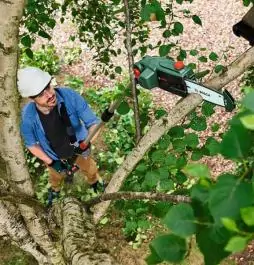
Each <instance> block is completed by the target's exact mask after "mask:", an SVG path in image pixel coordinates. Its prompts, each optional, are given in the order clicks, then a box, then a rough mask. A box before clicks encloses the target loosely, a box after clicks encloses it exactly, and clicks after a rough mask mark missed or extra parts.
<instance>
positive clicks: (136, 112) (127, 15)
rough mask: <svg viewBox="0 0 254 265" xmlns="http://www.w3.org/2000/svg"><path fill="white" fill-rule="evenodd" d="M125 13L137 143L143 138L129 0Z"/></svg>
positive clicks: (125, 2) (125, 3)
mask: <svg viewBox="0 0 254 265" xmlns="http://www.w3.org/2000/svg"><path fill="white" fill-rule="evenodd" d="M124 7H125V9H124V13H125V22H126V49H127V52H128V62H129V75H130V85H131V90H132V97H133V106H134V118H135V128H136V143H138V142H139V140H140V138H141V128H140V116H139V106H138V96H137V88H136V82H135V80H134V75H133V66H134V61H133V53H132V45H131V25H130V9H129V3H128V0H124Z"/></svg>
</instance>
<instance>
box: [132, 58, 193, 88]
mask: <svg viewBox="0 0 254 265" xmlns="http://www.w3.org/2000/svg"><path fill="white" fill-rule="evenodd" d="M134 68H137V69H138V70H139V71H140V72H141V74H140V76H139V78H138V83H139V84H140V85H141V86H142V87H144V88H146V89H152V88H154V87H159V80H160V78H159V77H158V74H159V75H163V73H164V74H165V75H168V76H169V75H170V76H174V77H176V78H177V77H179V79H183V78H188V79H194V72H193V71H192V69H191V68H189V67H187V66H185V67H184V68H183V69H181V70H177V69H175V67H174V61H173V60H170V59H168V58H164V57H159V56H145V57H144V58H143V59H142V60H140V61H139V62H137V63H135V64H134Z"/></svg>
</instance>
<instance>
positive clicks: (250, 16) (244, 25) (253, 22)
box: [233, 6, 254, 46]
mask: <svg viewBox="0 0 254 265" xmlns="http://www.w3.org/2000/svg"><path fill="white" fill-rule="evenodd" d="M233 32H234V34H235V35H236V36H238V37H243V38H245V39H246V40H247V41H249V43H250V45H251V46H254V6H253V7H252V8H251V9H250V10H249V11H248V12H247V14H246V15H245V16H244V17H243V19H242V20H241V21H240V22H238V23H236V24H235V25H234V26H233Z"/></svg>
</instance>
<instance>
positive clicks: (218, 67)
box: [214, 64, 225, 74]
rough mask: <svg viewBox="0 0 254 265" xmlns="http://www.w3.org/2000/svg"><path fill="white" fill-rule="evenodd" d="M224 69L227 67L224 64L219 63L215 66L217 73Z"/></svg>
mask: <svg viewBox="0 0 254 265" xmlns="http://www.w3.org/2000/svg"><path fill="white" fill-rule="evenodd" d="M224 69H225V67H224V66H223V65H221V64H218V65H216V66H215V68H214V72H215V73H216V74H218V73H219V72H222V71H224Z"/></svg>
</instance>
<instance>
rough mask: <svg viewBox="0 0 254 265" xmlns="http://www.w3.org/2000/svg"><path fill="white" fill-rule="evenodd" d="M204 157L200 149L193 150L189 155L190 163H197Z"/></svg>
mask: <svg viewBox="0 0 254 265" xmlns="http://www.w3.org/2000/svg"><path fill="white" fill-rule="evenodd" d="M203 156H204V153H203V152H202V150H201V149H197V150H194V151H193V152H192V155H191V160H192V161H198V160H200V159H201V158H202V157H203Z"/></svg>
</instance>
